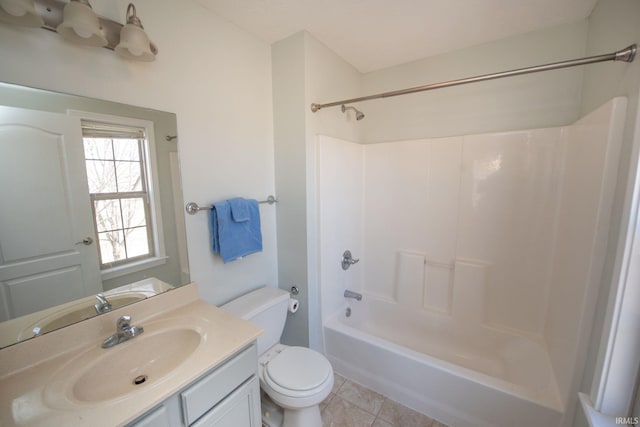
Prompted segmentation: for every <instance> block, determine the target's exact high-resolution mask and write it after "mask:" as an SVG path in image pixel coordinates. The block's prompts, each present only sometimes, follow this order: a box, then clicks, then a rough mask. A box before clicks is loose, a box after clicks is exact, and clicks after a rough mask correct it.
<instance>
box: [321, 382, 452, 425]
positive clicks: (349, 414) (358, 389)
mask: <svg viewBox="0 0 640 427" xmlns="http://www.w3.org/2000/svg"><path fill="white" fill-rule="evenodd" d="M334 378H335V381H334V384H333V390H331V394H329V396H328V397H327V398H326V399H325V400H324V402H322V403H321V404H320V411H321V414H322V426H323V427H447V426H446V425H445V424H442V423H440V422H438V421H436V420H433V419H431V418H429V417H427V416H426V415H422V414H420V413H418V412H416V411H414V410H412V409H409V408H407V407H405V406H402V405H401V404H399V403H397V402H394V401H393V400H390V399H387V398H386V397H384V396H383V395H381V394H378V393H376V392H375V391H372V390H369V389H368V388H365V387H363V386H361V385H359V384H356V383H354V382H352V381H349V380H348V379H345V378H344V377H342V376H340V375H338V374H334Z"/></svg>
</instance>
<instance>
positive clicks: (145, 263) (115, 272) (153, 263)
mask: <svg viewBox="0 0 640 427" xmlns="http://www.w3.org/2000/svg"><path fill="white" fill-rule="evenodd" d="M168 259H169V257H167V256H160V257H153V258H147V259H143V260H142V261H137V262H133V263H131V264H127V265H119V266H117V267H112V268H107V269H106V270H102V272H101V273H100V275H101V277H102V280H108V279H114V278H116V277H120V276H124V275H125V274H131V273H136V272H138V271H142V270H146V269H148V268H152V267H157V266H160V265H162V264H166V263H167V260H168Z"/></svg>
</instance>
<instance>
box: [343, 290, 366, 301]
mask: <svg viewBox="0 0 640 427" xmlns="http://www.w3.org/2000/svg"><path fill="white" fill-rule="evenodd" d="M344 297H345V298H353V299H355V300H356V301H362V294H359V293H358V292H353V291H350V290H349V289H347V290H346V291H344Z"/></svg>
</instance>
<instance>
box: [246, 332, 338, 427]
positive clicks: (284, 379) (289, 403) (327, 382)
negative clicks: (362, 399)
mask: <svg viewBox="0 0 640 427" xmlns="http://www.w3.org/2000/svg"><path fill="white" fill-rule="evenodd" d="M258 364H259V366H258V375H259V377H260V387H261V388H262V390H263V391H264V392H265V393H266V394H267V395H268V396H269V397H270V398H271V400H272V401H273V402H274V403H275V404H277V405H278V406H280V407H281V408H283V409H284V423H283V427H301V426H304V427H320V426H322V419H321V417H320V408H319V406H318V405H319V404H320V402H322V401H323V400H324V399H326V397H327V396H328V395H329V393H330V392H331V389H332V387H333V369H332V368H331V364H330V363H329V361H328V360H327V358H326V357H324V356H323V355H322V354H320V353H318V352H317V351H314V350H310V349H308V348H305V347H289V346H286V345H283V344H276V345H275V346H273V347H272V348H271V349H269V350H267V351H266V352H265V353H264V354H263V355H262V356H261V357H260V358H259V359H258Z"/></svg>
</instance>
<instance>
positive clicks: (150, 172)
mask: <svg viewBox="0 0 640 427" xmlns="http://www.w3.org/2000/svg"><path fill="white" fill-rule="evenodd" d="M67 114H69V115H71V116H74V117H76V118H77V119H79V120H78V124H79V125H82V121H88V122H94V123H103V124H105V125H114V126H127V127H132V128H140V129H142V130H143V131H144V135H145V137H146V141H143V143H142V144H141V145H142V147H141V151H142V154H143V159H142V163H143V164H142V167H143V168H144V170H145V172H146V175H147V179H146V184H147V197H148V205H149V210H148V217H147V227H148V235H150V236H151V238H150V242H149V248H150V255H149V256H146V255H145V256H140V257H135V258H129V259H127V260H126V261H125V262H115V263H113V266H111V267H108V268H104V269H101V270H100V275H101V277H102V280H108V279H112V278H116V277H119V276H123V275H126V274H131V273H135V272H137V271H141V270H145V269H147V268H151V267H156V266H159V265H162V264H164V263H166V261H167V259H168V257H167V255H166V250H165V244H164V233H163V231H162V230H163V226H162V210H161V200H160V191H159V188H160V187H159V181H158V168H157V164H156V161H154V160H155V159H157V156H156V143H155V141H156V139H155V132H154V124H153V122H152V121H150V120H143V119H135V118H131V117H122V116H116V115H110V114H101V113H93V112H87V111H78V110H67ZM80 133H81V135H83V134H82V129H80ZM82 144H84V139H83V140H82ZM84 178H85V180H86V176H85V177H84ZM89 197H90V199H91V210H92V213H93V215H94V218H93V219H92V221H93V222H94V228H95V211H94V209H95V208H94V203H93V202H94V198H93V197H91V195H90V196H89ZM94 233H95V236H96V239H97V237H98V234H97V228H96V229H95V230H94ZM98 262H99V264H100V265H102V263H101V262H100V260H98Z"/></svg>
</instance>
